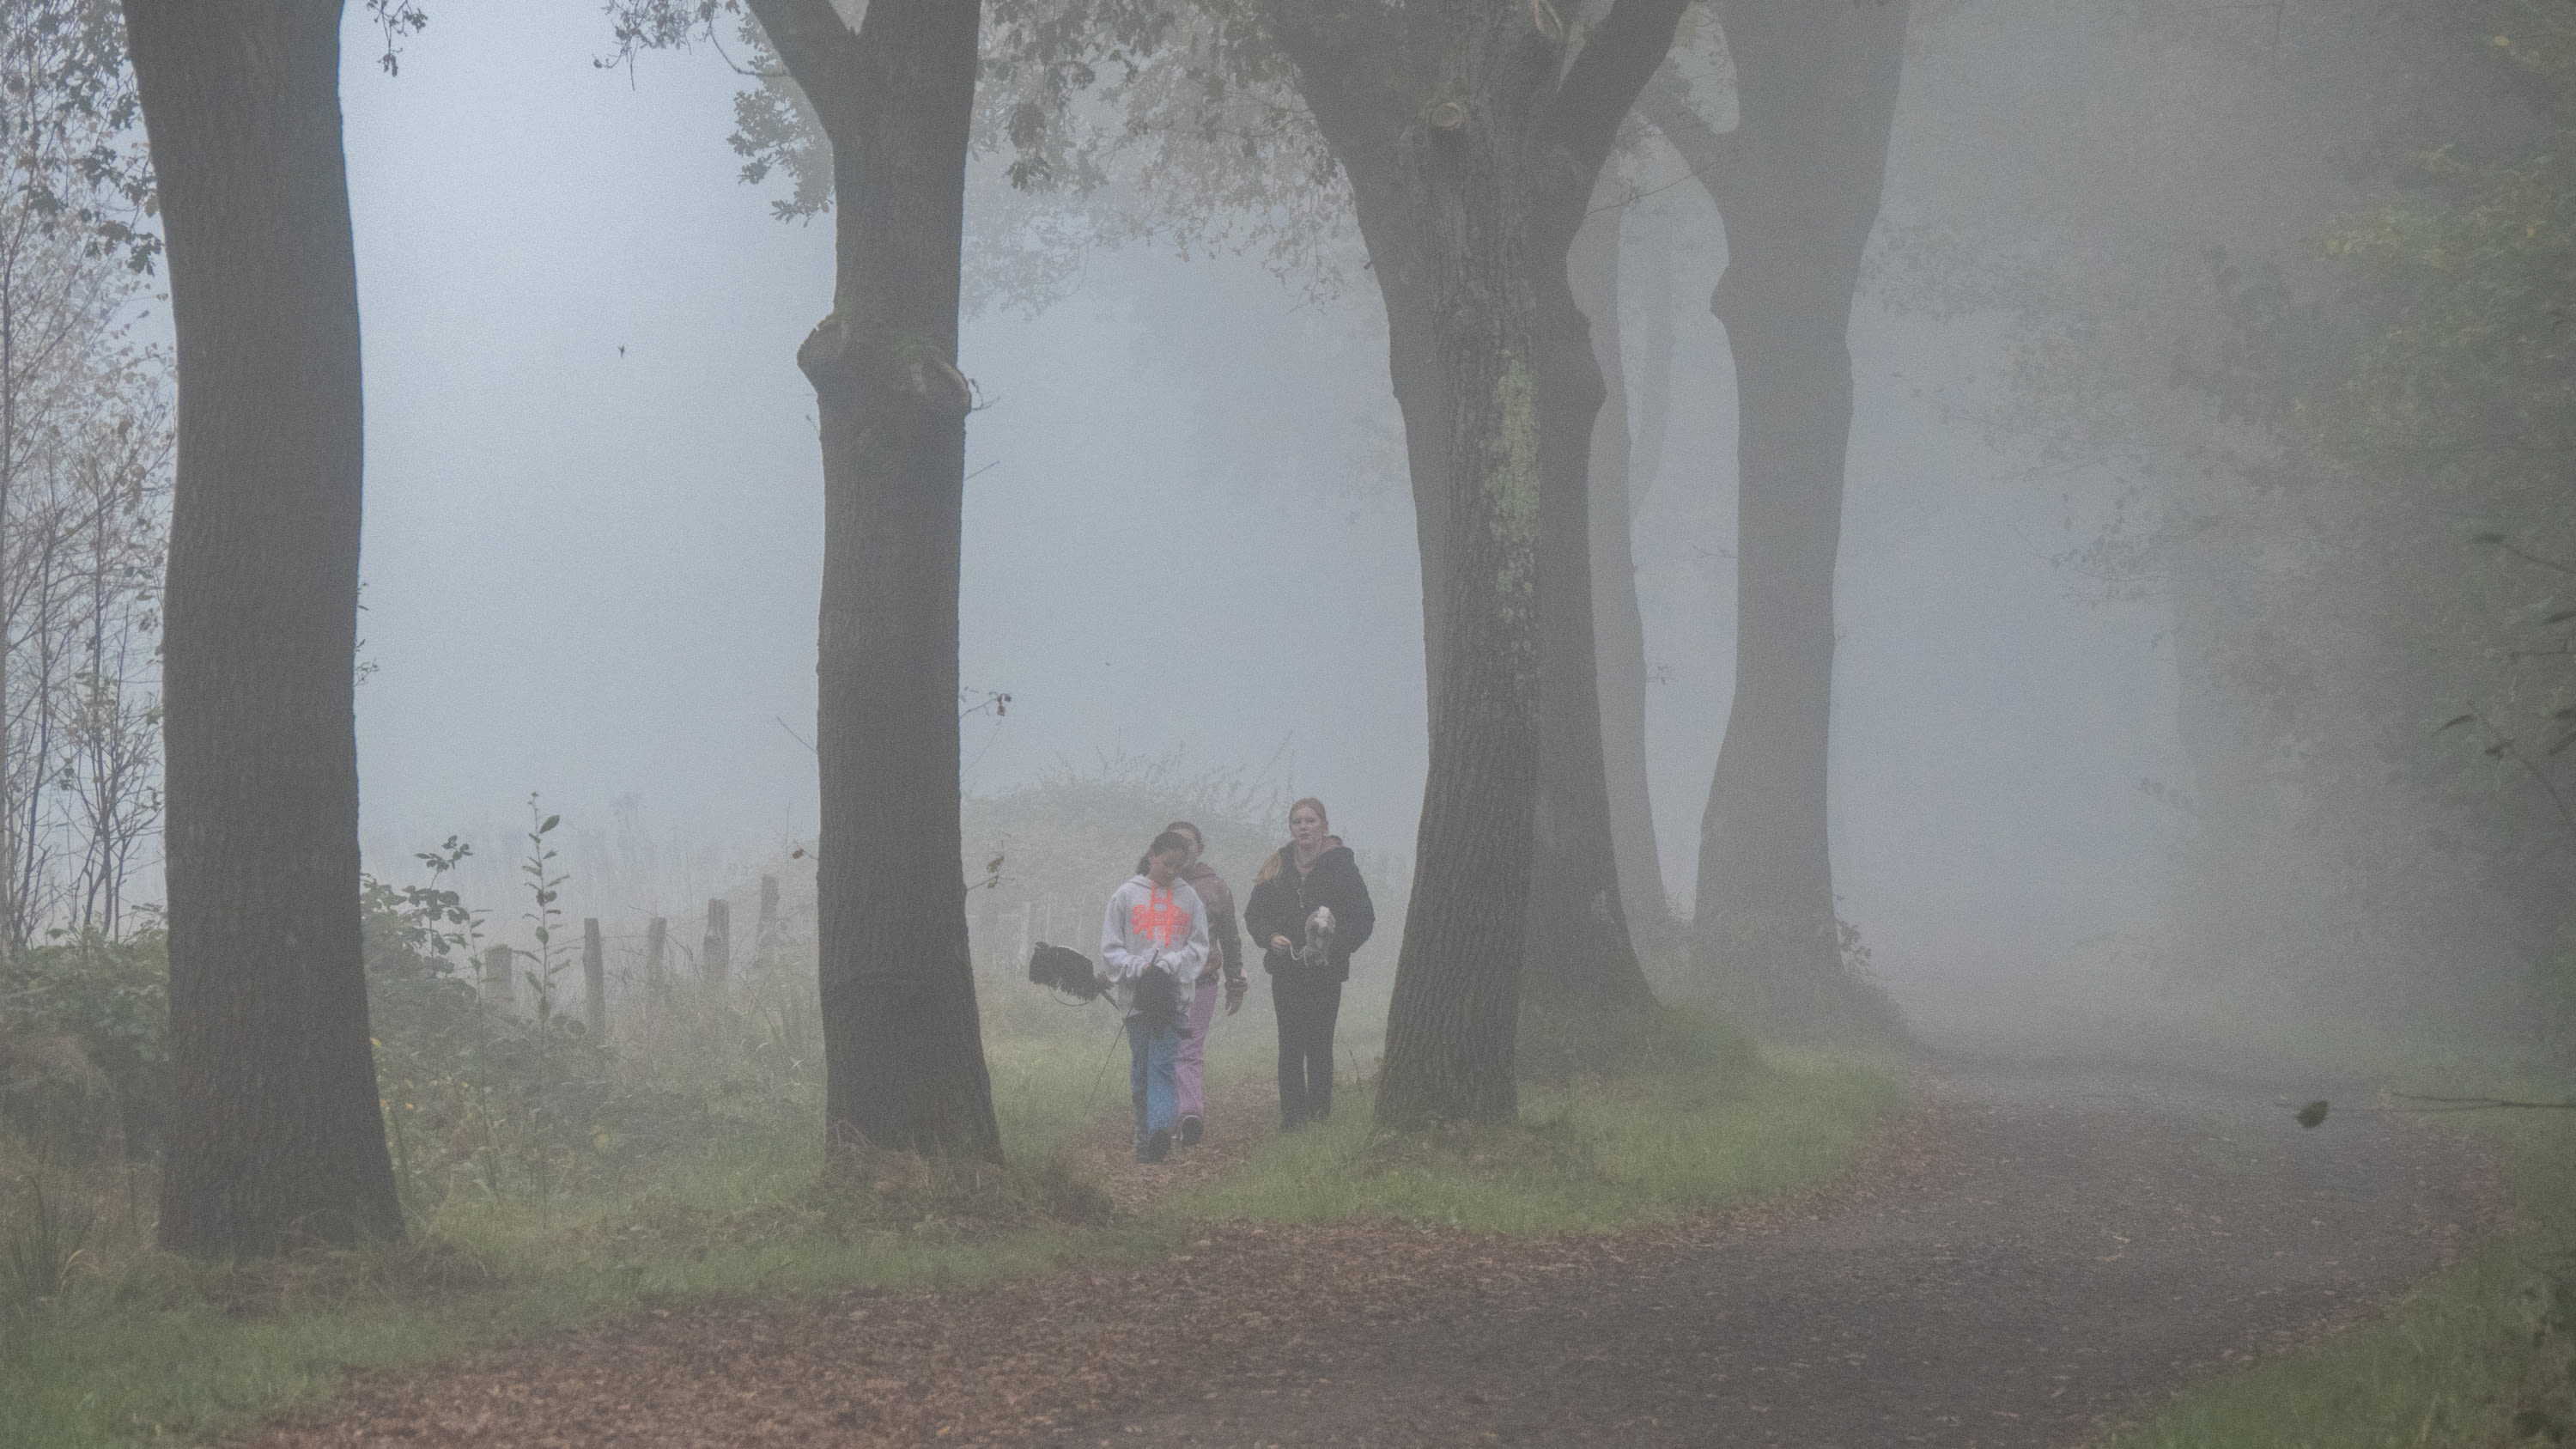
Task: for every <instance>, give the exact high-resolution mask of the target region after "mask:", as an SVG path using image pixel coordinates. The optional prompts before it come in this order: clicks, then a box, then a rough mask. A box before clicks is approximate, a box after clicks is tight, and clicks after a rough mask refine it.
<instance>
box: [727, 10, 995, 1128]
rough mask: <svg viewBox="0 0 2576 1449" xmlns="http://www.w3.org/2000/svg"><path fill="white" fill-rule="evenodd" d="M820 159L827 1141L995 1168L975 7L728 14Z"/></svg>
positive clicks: (820, 729) (821, 880) (821, 923)
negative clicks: (974, 329) (830, 242)
mask: <svg viewBox="0 0 2576 1449" xmlns="http://www.w3.org/2000/svg"><path fill="white" fill-rule="evenodd" d="M748 4H749V7H750V9H751V11H752V14H753V15H754V16H755V17H756V18H757V19H758V20H759V21H760V23H761V26H762V28H763V29H764V30H765V31H766V32H767V33H768V36H769V40H770V43H771V45H772V47H773V48H775V49H776V50H777V52H778V55H779V58H780V59H781V60H782V61H783V62H785V64H786V66H787V70H788V73H789V75H791V76H792V77H793V78H794V79H795V81H796V83H797V84H798V85H799V86H801V87H803V89H804V91H805V96H806V99H807V100H808V101H810V102H811V103H812V104H813V107H814V111H815V114H816V115H817V116H818V117H820V118H821V120H822V123H823V130H824V133H825V134H826V135H827V136H828V137H829V138H830V140H831V143H832V183H833V188H834V194H835V195H836V196H837V197H838V206H837V208H836V211H835V217H834V219H835V227H836V248H835V257H836V268H835V277H834V289H833V297H832V314H831V315H830V316H828V317H826V318H824V319H823V321H822V322H821V323H820V324H818V325H817V326H816V327H815V328H814V331H813V332H812V334H811V335H809V336H808V337H807V338H806V339H805V342H804V345H803V346H801V347H799V348H798V349H797V352H796V361H797V365H798V366H799V367H801V368H803V369H804V371H805V376H806V378H807V380H808V381H810V382H812V383H813V385H814V395H815V398H816V401H817V403H818V404H819V405H820V408H821V412H820V417H821V422H822V439H823V602H822V610H821V622H820V630H819V634H820V651H819V662H818V664H817V666H816V673H817V676H818V681H819V685H820V691H819V700H818V704H817V708H816V717H815V744H816V747H817V749H816V752H817V755H818V756H819V761H820V766H821V772H822V822H821V834H820V840H819V846H820V849H819V851H818V855H819V862H818V864H817V867H816V872H817V878H818V887H819V891H820V900H819V918H818V921H817V930H818V949H819V954H820V957H821V963H822V1007H823V1055H824V1076H825V1089H824V1116H825V1124H826V1130H827V1131H828V1132H829V1133H830V1134H831V1137H832V1140H833V1142H834V1143H835V1144H841V1145H846V1144H849V1143H853V1142H860V1143H866V1144H869V1145H871V1146H875V1147H879V1148H888V1149H894V1150H900V1151H913V1152H920V1153H925V1154H929V1153H947V1154H963V1155H973V1156H980V1157H998V1156H999V1155H1000V1153H1001V1134H1000V1132H999V1130H998V1128H997V1127H996V1125H995V1123H994V1119H993V1093H992V1082H991V1078H990V1076H989V1075H988V1073H987V1071H986V1068H985V1063H984V1044H983V1033H982V1023H981V1020H980V1017H979V1015H978V1011H977V1006H976V1000H975V976H974V971H973V967H972V965H971V963H970V961H969V958H968V955H967V946H966V887H965V881H964V879H963V877H962V876H961V875H960V874H959V871H958V865H957V862H958V859H959V856H960V854H961V845H960V830H959V825H958V816H957V773H958V763H959V762H958V744H957V708H956V702H957V590H958V563H959V547H960V537H961V528H962V520H963V510H964V505H965V496H966V493H965V477H966V414H967V412H968V409H969V404H970V389H969V387H968V385H967V382H966V378H965V375H964V374H962V373H961V372H959V371H958V369H957V364H956V357H957V295H958V264H959V252H960V247H961V242H962V236H963V226H964V217H965V174H966V145H967V135H968V128H969V123H970V120H971V115H972V107H973V101H974V94H975V76H976V31H977V28H978V26H979V25H980V24H981V18H982V16H981V6H980V4H979V3H977V0H872V3H871V4H870V5H869V6H868V7H867V12H866V15H865V17H864V18H863V19H862V20H861V22H860V24H859V27H858V29H857V30H856V31H855V32H854V31H853V30H852V29H851V28H850V27H849V26H848V25H846V24H845V23H843V21H842V20H841V18H840V16H839V15H838V14H837V13H835V12H834V10H833V8H832V6H831V4H830V3H829V0H748Z"/></svg>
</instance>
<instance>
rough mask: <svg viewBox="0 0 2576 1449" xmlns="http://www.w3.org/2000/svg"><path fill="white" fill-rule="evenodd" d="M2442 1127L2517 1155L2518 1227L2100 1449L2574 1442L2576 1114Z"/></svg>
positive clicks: (2424, 1448)
mask: <svg viewBox="0 0 2576 1449" xmlns="http://www.w3.org/2000/svg"><path fill="white" fill-rule="evenodd" d="M2453 1090H2457V1089H2456V1088H2454V1089H2453ZM2504 1095H2508V1096H2522V1097H2528V1096H2531V1095H2533V1094H2531V1093H2529V1092H2511V1091H2508V1092H2506V1093H2505V1094H2504ZM2556 1096H2557V1094H2556V1093H2555V1092H2551V1093H2549V1094H2547V1095H2546V1096H2545V1097H2543V1098H2542V1099H2543V1100H2555V1099H2556ZM2447 1120H2449V1121H2451V1122H2453V1123H2457V1124H2461V1125H2465V1126H2468V1127H2470V1128H2472V1129H2474V1130H2476V1131H2479V1132H2483V1133H2487V1134H2489V1135H2492V1136H2493V1137H2495V1138H2497V1139H2498V1140H2499V1141H2500V1142H2501V1143H2502V1144H2503V1146H2504V1148H2505V1150H2506V1151H2507V1153H2508V1154H2510V1163H2511V1172H2510V1180H2511V1183H2512V1187H2513V1192H2514V1197H2515V1200H2516V1203H2517V1205H2518V1206H2519V1208H2520V1209H2521V1212H2522V1215H2523V1218H2524V1226H2523V1227H2522V1228H2521V1229H2520V1230H2519V1231H2517V1232H2515V1233H2513V1234H2511V1235H2509V1236H2507V1237H2505V1238H2502V1239H2500V1240H2498V1241H2496V1242H2493V1243H2489V1244H2487V1245H2486V1246H2485V1247H2483V1248H2481V1249H2479V1250H2478V1251H2477V1252H2475V1253H2474V1254H2472V1255H2471V1256H2470V1257H2469V1258H2468V1259H2467V1260H2466V1261H2464V1262H2462V1263H2461V1264H2460V1265H2459V1266H2457V1267H2455V1268H2453V1269H2451V1270H2449V1271H2448V1272H2445V1273H2443V1274H2442V1275H2440V1276H2439V1277H2437V1278H2435V1279H2433V1280H2432V1281H2431V1282H2430V1283H2427V1284H2426V1285H2424V1286H2423V1287H2422V1288H2419V1289H2418V1290H2416V1291H2415V1292H2414V1293H2413V1294H2412V1295H2410V1296H2409V1297H2408V1298H2407V1299H2406V1300H2405V1301H2404V1302H2403V1303H2402V1304H2401V1305H2400V1306H2399V1307H2398V1309H2397V1311H2396V1312H2395V1313H2393V1314H2392V1315H2390V1316H2389V1317H2388V1318H2386V1319H2384V1320H2382V1321H2380V1322H2377V1323H2372V1324H2367V1325H2364V1326H2362V1327H2360V1328H2356V1329H2353V1330H2351V1331H2349V1332H2346V1333H2342V1334H2338V1335H2336V1336H2335V1337H2334V1338H2333V1339H2332V1340H2330V1341H2329V1342H2327V1343H2325V1344H2324V1345H2322V1346H2320V1347H2318V1348H2316V1349H2313V1350H2311V1351H2308V1352H2304V1353H2300V1354H2296V1355H2293V1356H2290V1357H2287V1358H2281V1359H2276V1360H2273V1361H2271V1362H2269V1363H2265V1364H2261V1365H2258V1366H2256V1367H2254V1368H2251V1369H2248V1370H2246V1371H2244V1372H2242V1373H2237V1374H2232V1375H2229V1376H2228V1377H2225V1378H2222V1379H2217V1380H2214V1381H2212V1382H2210V1383H2207V1384H2204V1385H2202V1386H2200V1387H2198V1388H2195V1389H2192V1390H2190V1391H2188V1392H2186V1393H2185V1394H2183V1396H2182V1397H2181V1398H2179V1399H2177V1400H2176V1401H2175V1402H2174V1403H2172V1404H2171V1405H2170V1406H2168V1407H2167V1408H2166V1409H2165V1410H2164V1411H2163V1412H2161V1413H2159V1414H2158V1415H2157V1416H2156V1417H2155V1418H2154V1419H2153V1420H2151V1421H2150V1422H2148V1423H2146V1424H2144V1425H2141V1426H2139V1427H2136V1428H2133V1429H2128V1430H2124V1431H2121V1432H2118V1433H2115V1434H2113V1435H2111V1436H2110V1437H2109V1438H2107V1439H2105V1440H2104V1441H2103V1442H2102V1444H2101V1446H2100V1449H2186V1446H2187V1449H2381V1446H2388V1449H2470V1446H2478V1449H2488V1446H2502V1445H2512V1444H2555V1443H2560V1442H2564V1441H2566V1440H2567V1439H2569V1438H2570V1437H2576V1406H2571V1402H2570V1394H2569V1389H2570V1369H2571V1360H2572V1359H2576V1112H2570V1111H2500V1112H2493V1113H2478V1114H2469V1113H2463V1114H2459V1115H2457V1116H2454V1117H2451V1118H2449V1119H2447Z"/></svg>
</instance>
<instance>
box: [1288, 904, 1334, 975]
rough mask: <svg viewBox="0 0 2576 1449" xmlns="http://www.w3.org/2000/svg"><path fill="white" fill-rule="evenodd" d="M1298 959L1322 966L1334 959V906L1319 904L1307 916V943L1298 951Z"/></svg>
mask: <svg viewBox="0 0 2576 1449" xmlns="http://www.w3.org/2000/svg"><path fill="white" fill-rule="evenodd" d="M1297 959H1298V961H1300V962H1301V963H1303V964H1305V965H1308V966H1321V965H1323V964H1325V963H1326V962H1328V961H1330V960H1332V959H1333V908H1332V907H1330V906H1317V907H1315V913H1314V914H1313V915H1311V916H1308V917H1307V918H1306V944H1305V945H1304V946H1302V947H1300V948H1298V951H1297Z"/></svg>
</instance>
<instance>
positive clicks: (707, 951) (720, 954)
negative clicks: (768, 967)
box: [698, 897, 733, 983]
mask: <svg viewBox="0 0 2576 1449" xmlns="http://www.w3.org/2000/svg"><path fill="white" fill-rule="evenodd" d="M699 947H700V949H699V952H698V969H699V970H700V971H703V972H705V973H706V978H707V979H708V980H709V981H713V982H718V983H721V982H722V981H723V980H724V979H725V978H726V977H727V976H729V975H731V974H732V973H733V903H732V902H730V901H727V900H725V899H723V898H722V897H717V898H715V899H713V900H710V901H708V902H707V938H706V940H704V941H702V942H700V943H699Z"/></svg>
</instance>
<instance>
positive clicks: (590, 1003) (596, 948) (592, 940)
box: [581, 916, 608, 1041]
mask: <svg viewBox="0 0 2576 1449" xmlns="http://www.w3.org/2000/svg"><path fill="white" fill-rule="evenodd" d="M581 987H582V1003H581V1004H582V1006H583V1007H584V1008H585V1010H584V1011H583V1013H582V1024H583V1025H585V1026H587V1027H589V1028H590V1035H591V1038H592V1039H593V1040H594V1041H596V1040H599V1039H602V1038H605V1037H606V1036H607V1035H608V949H607V947H606V945H605V944H604V943H602V942H601V941H600V939H599V917H597V916H586V917H584V918H583V919H582V923H581Z"/></svg>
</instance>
